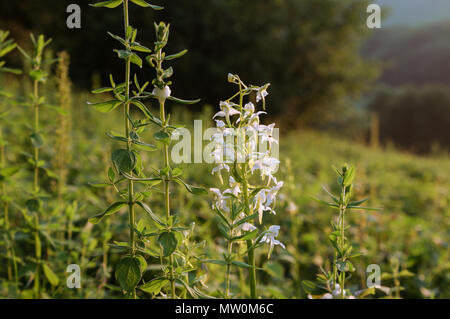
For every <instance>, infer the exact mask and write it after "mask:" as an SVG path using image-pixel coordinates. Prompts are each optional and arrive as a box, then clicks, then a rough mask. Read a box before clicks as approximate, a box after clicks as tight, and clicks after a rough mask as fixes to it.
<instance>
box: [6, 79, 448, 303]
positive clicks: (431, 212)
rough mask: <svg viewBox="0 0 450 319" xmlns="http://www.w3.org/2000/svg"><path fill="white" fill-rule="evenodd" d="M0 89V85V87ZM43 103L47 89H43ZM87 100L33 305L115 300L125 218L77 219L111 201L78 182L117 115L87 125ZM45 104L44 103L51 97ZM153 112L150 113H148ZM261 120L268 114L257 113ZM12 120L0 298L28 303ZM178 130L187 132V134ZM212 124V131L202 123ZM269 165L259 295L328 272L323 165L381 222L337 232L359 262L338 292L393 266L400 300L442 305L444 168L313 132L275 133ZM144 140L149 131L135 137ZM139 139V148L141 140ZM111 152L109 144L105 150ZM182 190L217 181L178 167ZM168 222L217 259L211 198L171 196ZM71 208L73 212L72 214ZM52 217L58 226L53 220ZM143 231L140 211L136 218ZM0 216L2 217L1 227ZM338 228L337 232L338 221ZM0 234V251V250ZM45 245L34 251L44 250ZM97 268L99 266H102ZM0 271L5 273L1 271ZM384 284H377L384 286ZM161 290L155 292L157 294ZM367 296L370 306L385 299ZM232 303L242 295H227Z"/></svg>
mask: <svg viewBox="0 0 450 319" xmlns="http://www.w3.org/2000/svg"><path fill="white" fill-rule="evenodd" d="M9 82H10V84H11V85H12V89H11V90H10V91H14V90H13V88H16V90H15V91H16V92H17V95H21V96H23V86H22V85H20V84H19V83H15V82H13V81H9ZM3 83H5V82H3ZM48 90H49V91H50V94H47V95H48V96H49V99H50V100H52V94H51V92H52V89H51V83H50V84H49V86H48ZM88 97H89V98H90V97H92V96H89V95H88V94H85V93H78V94H74V95H73V99H72V100H73V112H72V116H71V121H72V132H71V138H70V143H69V147H70V149H71V152H72V161H71V162H70V163H69V167H68V175H67V183H68V185H67V191H66V193H65V194H64V196H63V198H64V201H63V203H64V207H62V208H58V206H57V205H56V204H52V200H48V201H46V203H45V204H46V205H48V206H46V207H49V208H50V209H49V210H46V214H47V216H44V217H43V220H45V221H46V222H45V224H44V225H42V226H43V227H44V229H46V230H50V231H51V233H52V234H53V236H54V237H55V244H56V245H57V248H52V249H49V250H48V251H47V250H45V249H44V251H46V254H45V256H44V259H45V260H46V261H48V262H49V263H51V265H52V269H53V271H54V272H55V273H56V275H57V276H58V277H59V279H60V280H59V282H60V284H59V285H58V286H56V287H50V286H49V285H47V286H46V287H42V296H43V297H49V298H62V297H65V298H74V297H77V298H101V297H105V298H120V297H122V294H121V292H120V291H117V290H114V287H118V283H117V281H116V280H115V279H114V265H116V264H117V262H118V261H119V257H120V254H118V251H117V249H116V248H114V247H109V246H108V244H111V243H113V241H122V242H123V241H127V240H128V236H127V234H128V231H129V230H128V227H127V221H128V216H127V214H126V213H125V211H124V212H120V213H119V214H117V215H114V216H111V217H108V218H107V219H106V221H107V223H102V224H101V225H95V226H93V225H92V224H90V223H89V222H88V218H89V217H91V216H94V215H96V214H99V213H101V212H102V211H103V210H104V207H105V206H106V205H107V204H108V203H111V202H112V200H113V199H112V197H111V196H112V194H111V193H110V192H109V191H108V190H105V189H99V188H93V187H91V186H89V185H88V183H89V182H103V181H105V174H106V171H105V167H107V166H108V165H111V164H110V163H109V155H108V154H110V152H111V150H112V149H114V144H113V143H111V142H110V141H109V139H108V138H107V137H106V136H105V134H104V132H106V131H108V128H111V127H117V126H120V125H121V123H122V122H123V121H122V113H121V112H120V111H117V112H113V113H111V116H108V117H104V118H102V119H101V120H99V119H98V113H97V112H96V111H95V110H93V109H92V108H90V107H89V106H87V105H86V104H85V102H86V100H87V99H88ZM53 98H54V97H53ZM152 107H153V109H155V108H156V105H152ZM268 107H269V110H270V104H269V105H268ZM0 108H2V109H4V108H8V109H10V110H11V114H10V116H9V118H8V121H7V122H5V121H4V122H2V123H1V125H2V126H1V128H2V130H3V132H4V137H5V138H6V139H7V140H8V141H9V142H10V145H9V146H8V147H7V150H8V151H7V160H8V162H9V163H14V165H19V166H22V167H23V168H22V169H21V170H20V171H19V172H18V173H17V174H16V175H15V176H14V181H15V182H14V183H13V184H11V185H8V187H9V194H15V195H14V197H15V203H16V204H17V206H13V207H11V210H10V224H11V226H12V227H14V229H15V230H16V233H15V236H14V239H15V242H16V246H15V247H16V255H17V256H19V258H20V259H19V262H18V267H19V286H20V291H16V290H15V288H14V281H9V280H7V279H6V278H7V269H6V267H0V296H2V297H9V298H11V297H30V296H31V295H32V294H31V292H32V287H30V286H29V285H27V283H28V282H29V279H30V275H31V274H32V272H33V263H32V262H30V261H29V260H28V259H27V256H29V255H32V254H33V251H34V250H33V245H32V243H33V242H32V233H30V232H29V231H28V230H27V229H26V228H25V227H24V226H23V225H24V217H23V214H22V213H21V212H20V210H19V208H18V207H21V206H24V203H25V201H26V196H25V195H24V193H23V190H24V189H27V187H28V186H27V185H30V182H31V180H30V171H27V168H26V167H27V166H26V164H25V161H26V159H25V158H24V157H23V155H22V154H21V152H22V151H23V150H24V149H26V147H27V139H28V136H27V130H26V126H25V123H27V122H28V121H29V120H30V116H29V112H28V109H27V107H24V106H19V105H12V104H5V103H3V104H2V105H1V106H0ZM212 109H213V108H211V107H208V108H206V109H205V110H204V111H203V112H202V113H201V114H195V115H194V114H192V113H190V112H189V111H188V107H186V106H174V107H173V108H172V109H169V110H168V112H169V113H171V114H172V120H173V121H174V122H179V123H191V125H192V123H193V120H194V119H203V120H204V125H203V126H204V128H206V127H207V124H205V123H211V117H212ZM57 121H58V117H57V116H55V115H54V114H51V113H46V114H43V117H42V123H43V127H45V128H46V131H48V132H52V131H53V130H54V128H55V127H57ZM188 126H189V124H188ZM211 126H212V123H211ZM281 132H282V136H281V139H280V145H281V148H280V153H281V154H280V160H281V162H282V163H281V170H280V172H279V173H278V175H277V176H279V179H280V180H284V181H285V186H284V187H283V189H282V191H281V192H280V196H279V200H278V202H277V205H276V212H277V215H276V216H273V215H270V214H267V215H266V218H267V219H268V220H267V223H268V224H275V225H280V226H281V229H282V230H283V231H282V232H280V236H279V240H280V241H281V242H283V243H285V244H286V246H287V250H286V251H284V250H281V249H276V250H275V251H274V253H273V255H272V257H271V259H270V260H269V261H267V260H266V259H267V258H266V257H267V249H268V247H265V248H264V247H263V248H261V249H259V250H258V253H257V255H256V264H258V265H260V266H261V267H263V268H264V269H265V271H258V278H259V279H258V284H259V287H258V291H260V295H261V296H262V297H269V298H284V297H287V298H304V297H306V293H305V291H304V290H303V288H302V285H301V282H302V281H303V280H311V281H313V280H315V277H316V274H317V273H318V272H319V268H320V267H321V266H322V267H324V268H326V269H330V265H331V264H330V263H331V262H332V258H333V250H332V248H331V245H330V244H329V241H328V239H327V237H328V235H329V233H330V232H331V225H330V220H331V219H332V218H333V216H335V213H334V212H333V211H332V210H331V209H329V208H326V207H323V206H322V205H320V204H319V203H317V202H315V201H314V200H312V197H319V198H321V199H325V196H324V195H323V190H322V189H321V186H322V185H327V186H331V190H332V191H333V192H334V193H337V192H338V189H335V188H333V187H334V186H333V185H335V184H336V183H335V172H334V170H333V168H332V165H335V166H336V167H339V166H340V165H341V164H342V163H345V162H348V163H349V164H351V165H353V166H355V167H356V183H355V185H354V192H355V194H354V198H358V199H359V198H365V197H369V198H370V200H369V202H368V206H371V207H382V208H383V210H382V211H380V212H361V213H360V212H352V213H350V215H349V216H350V219H349V220H348V225H354V226H352V227H351V228H350V229H349V230H347V231H346V235H347V236H349V237H350V239H351V242H353V243H354V244H355V245H357V246H358V247H356V248H357V249H356V250H358V251H362V252H363V253H364V255H363V256H361V257H357V258H355V260H354V264H355V267H356V272H355V273H354V274H353V276H352V278H351V279H350V280H349V281H348V283H347V284H346V288H347V287H348V288H350V289H354V290H358V289H363V288H365V283H366V273H365V270H366V267H367V266H368V265H369V264H379V265H380V266H381V270H382V273H385V274H387V273H391V272H392V269H391V268H392V265H393V262H392V259H393V258H396V259H398V260H399V261H400V269H408V270H409V271H410V272H412V273H413V274H414V276H410V277H404V278H401V280H400V284H401V286H403V287H404V289H405V290H403V291H401V296H402V297H404V298H424V297H427V298H428V297H441V298H442V297H447V298H448V297H450V292H449V290H448V287H449V286H450V272H449V268H450V264H449V260H450V258H449V257H450V256H449V251H450V250H449V249H448V243H449V242H450V240H449V239H450V238H449V231H448V229H450V227H449V226H450V225H449V223H450V218H449V217H450V216H449V215H450V190H449V187H448V186H449V185H450V159H449V157H446V156H435V157H434V158H432V157H428V158H427V157H416V156H413V155H410V154H406V153H401V152H397V151H395V150H387V151H382V150H375V149H370V148H367V147H365V146H363V145H360V144H357V143H354V142H352V141H346V140H341V139H338V138H336V137H330V136H326V135H323V134H320V133H317V132H310V131H300V132H287V131H286V130H285V129H284V128H283V127H281ZM146 134H148V136H149V137H151V136H152V132H148V133H146ZM56 139H57V136H54V134H48V136H47V137H46V140H45V146H44V148H43V151H42V154H41V156H42V158H43V159H44V160H46V161H47V162H51V161H52V158H53V157H54V156H55V151H54V147H53V145H54V144H55V142H56ZM143 139H146V137H145V136H143ZM116 146H117V145H116ZM143 162H144V163H148V164H146V167H145V170H146V171H147V172H148V171H150V170H151V168H157V167H161V165H162V164H161V162H160V159H159V156H156V155H155V154H152V153H148V154H145V155H144V156H143ZM183 166H184V169H185V180H186V181H187V182H188V183H190V184H195V185H201V186H204V187H206V188H209V187H217V179H216V178H215V177H214V176H212V175H211V174H210V172H211V168H212V167H211V166H210V165H204V164H190V165H183ZM54 184H55V183H54V181H53V180H52V179H51V178H49V177H45V178H43V180H42V187H43V188H44V190H45V192H47V193H48V194H50V195H51V197H52V198H56V197H57V190H56V189H55V187H54ZM172 199H173V207H174V210H173V213H174V214H178V215H180V217H181V218H182V219H183V220H184V221H185V222H184V224H186V225H189V224H190V223H191V222H195V223H196V231H195V235H194V238H192V239H193V240H194V241H198V242H201V241H205V242H206V243H205V248H196V249H195V254H196V255H201V254H205V259H221V258H222V256H221V253H222V250H221V249H222V248H221V247H225V243H224V241H223V239H221V237H222V236H221V235H220V233H219V232H218V230H217V220H216V217H215V216H214V213H213V211H212V210H211V200H212V196H209V197H208V196H201V197H192V196H187V194H186V191H185V190H184V189H183V188H176V189H174V191H173V194H172ZM149 202H150V203H151V205H152V209H153V211H154V212H155V213H156V214H158V215H159V216H163V215H164V202H163V196H162V195H161V194H159V193H155V194H153V195H152V196H151V198H150V199H149ZM74 203H76V206H73V205H74ZM69 215H70V216H73V226H71V227H72V237H71V239H70V240H69V239H67V238H65V237H64V236H62V235H61V234H62V233H64V232H65V231H67V229H66V228H67V224H65V223H66V220H67V216H69ZM62 216H63V217H62ZM137 217H138V218H139V219H142V220H143V221H142V222H141V223H143V224H144V223H145V222H146V221H145V217H144V215H142V213H139V216H137ZM1 218H3V216H2V217H1ZM1 223H3V221H2V219H0V224H1ZM346 223H347V222H346ZM3 238H4V237H3V235H2V241H3ZM47 245H49V244H48V242H44V248H45V247H46V246H47ZM4 247H5V246H4V242H2V243H1V246H0V255H1V256H0V258H2V259H3V258H4V257H5V255H6V250H5V249H4ZM105 256H106V257H107V258H106V260H107V263H106V264H105V263H104V261H105V258H104V257H105ZM70 263H77V264H79V265H80V266H81V269H82V287H83V288H82V289H80V290H71V289H68V288H66V286H65V278H66V276H67V274H66V273H65V271H66V267H67V265H68V264H70ZM158 263H159V262H158V260H156V259H152V258H150V259H149V260H148V264H149V270H148V271H147V274H146V278H144V281H148V280H151V279H152V278H153V276H154V275H155V274H157V273H158V272H159V269H158V267H157V265H158ZM2 264H3V265H4V264H5V263H4V262H3V261H2ZM197 276H198V277H200V276H204V277H202V280H203V282H204V283H205V285H207V286H208V288H205V289H204V291H205V292H206V293H208V294H215V293H216V292H217V291H223V290H224V287H222V286H220V283H223V282H224V281H225V280H224V279H225V274H224V271H223V267H222V266H220V265H208V266H207V268H205V267H203V268H202V269H199V270H198V271H197ZM383 278H387V276H384V277H383ZM231 285H232V287H231V289H232V290H233V291H240V290H241V288H242V291H243V292H244V293H245V294H246V295H248V293H249V288H248V287H247V284H246V273H245V272H241V273H239V272H236V273H234V274H233V275H232V278H231ZM382 285H383V286H389V287H393V286H394V285H395V283H394V281H393V280H391V279H388V278H387V279H385V280H384V279H383V280H382ZM167 292H168V291H166V293H167ZM384 296H385V294H383V293H381V292H377V294H376V295H375V297H384ZM237 297H242V296H237Z"/></svg>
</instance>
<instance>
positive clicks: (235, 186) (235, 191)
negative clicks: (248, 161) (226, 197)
mask: <svg viewBox="0 0 450 319" xmlns="http://www.w3.org/2000/svg"><path fill="white" fill-rule="evenodd" d="M229 184H230V187H231V188H232V189H229V190H226V191H225V192H224V194H225V193H227V194H233V195H234V196H236V197H237V196H238V195H239V194H240V193H241V189H240V188H239V183H237V182H236V181H235V180H234V178H233V176H230V178H229Z"/></svg>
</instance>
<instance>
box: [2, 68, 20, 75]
mask: <svg viewBox="0 0 450 319" xmlns="http://www.w3.org/2000/svg"><path fill="white" fill-rule="evenodd" d="M0 71H3V72H7V73H12V74H17V75H19V74H22V70H19V69H11V68H0Z"/></svg>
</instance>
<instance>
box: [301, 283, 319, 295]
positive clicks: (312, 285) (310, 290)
mask: <svg viewBox="0 0 450 319" xmlns="http://www.w3.org/2000/svg"><path fill="white" fill-rule="evenodd" d="M302 287H303V290H304V291H305V292H306V293H307V294H312V293H313V291H314V289H315V288H316V284H315V283H313V282H312V281H309V280H302Z"/></svg>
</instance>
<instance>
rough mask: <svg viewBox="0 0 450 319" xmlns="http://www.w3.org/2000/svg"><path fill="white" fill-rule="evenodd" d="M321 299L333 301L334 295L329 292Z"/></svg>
mask: <svg viewBox="0 0 450 319" xmlns="http://www.w3.org/2000/svg"><path fill="white" fill-rule="evenodd" d="M320 299H333V295H332V294H330V293H329V292H327V293H326V294H324V295H323V296H322V297H321V298H320Z"/></svg>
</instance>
